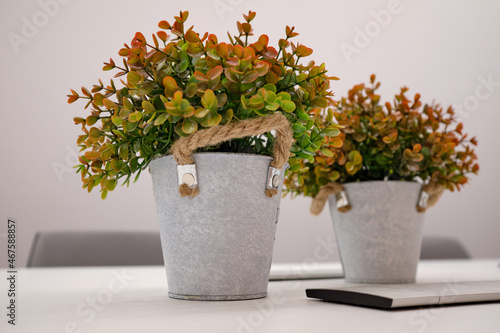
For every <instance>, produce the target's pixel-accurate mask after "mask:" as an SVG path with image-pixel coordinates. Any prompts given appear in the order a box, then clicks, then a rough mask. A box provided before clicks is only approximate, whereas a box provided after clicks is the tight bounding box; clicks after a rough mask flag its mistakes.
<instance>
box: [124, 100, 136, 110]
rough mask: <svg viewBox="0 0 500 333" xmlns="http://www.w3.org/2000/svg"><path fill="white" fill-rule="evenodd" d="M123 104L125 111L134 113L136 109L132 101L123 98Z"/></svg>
mask: <svg viewBox="0 0 500 333" xmlns="http://www.w3.org/2000/svg"><path fill="white" fill-rule="evenodd" d="M122 103H123V108H124V109H125V110H127V111H132V110H133V109H134V105H133V104H132V102H130V100H129V99H128V98H127V97H123V99H122Z"/></svg>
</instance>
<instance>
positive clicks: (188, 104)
mask: <svg viewBox="0 0 500 333" xmlns="http://www.w3.org/2000/svg"><path fill="white" fill-rule="evenodd" d="M254 17H255V12H249V13H248V15H244V18H245V21H244V22H243V23H240V22H238V23H237V27H238V35H236V36H231V35H229V34H228V36H229V42H227V43H226V42H221V41H219V40H218V38H217V37H216V36H215V35H213V34H209V33H204V34H199V33H197V32H195V31H194V30H193V27H190V28H186V27H185V23H186V20H187V18H188V12H187V11H185V12H181V13H180V15H179V16H176V17H175V18H174V21H173V24H170V23H168V22H167V21H161V22H160V23H159V24H158V26H159V28H160V29H161V30H160V31H158V32H157V33H155V34H153V35H152V42H148V41H147V40H146V38H145V37H144V35H143V34H142V33H139V32H138V33H136V35H135V37H134V38H133V39H132V42H131V45H130V46H129V45H127V44H125V46H124V47H123V48H122V49H121V50H120V51H119V55H120V56H121V57H122V58H123V65H118V64H117V63H115V62H114V61H113V60H112V59H111V60H110V61H109V62H107V63H105V65H104V68H103V70H105V71H107V70H117V71H118V72H117V74H116V75H115V77H122V79H120V86H118V85H117V84H116V83H115V81H113V80H111V81H110V84H109V85H104V84H103V83H102V81H101V80H99V84H97V85H94V86H93V88H92V89H91V90H90V91H89V89H86V88H82V94H79V93H77V92H76V91H74V90H72V91H71V94H70V95H68V97H69V100H68V102H69V103H72V102H74V101H76V100H78V99H85V100H87V105H86V108H88V107H90V112H89V113H88V114H87V116H86V117H76V118H75V119H74V120H75V123H76V124H80V125H81V126H82V130H83V132H84V133H83V134H82V135H80V136H79V137H78V140H77V142H78V144H79V146H80V147H81V148H82V150H81V151H82V155H81V156H80V157H79V161H80V164H79V165H78V166H77V170H78V172H79V173H80V174H81V176H82V180H83V187H84V188H86V189H87V190H88V191H89V192H90V191H92V189H94V188H96V187H97V186H99V185H100V191H101V196H102V198H103V199H104V198H106V196H107V194H108V192H109V191H112V190H113V189H114V188H115V187H116V185H117V182H118V181H119V180H120V179H122V180H124V184H127V185H128V184H129V183H130V181H131V179H132V178H131V177H132V176H133V175H134V174H135V178H134V181H135V180H137V178H138V177H139V175H140V174H141V172H142V171H144V170H146V169H147V168H148V167H149V170H150V172H151V175H152V178H153V190H154V195H155V201H156V208H157V214H158V219H159V227H160V234H161V238H162V246H163V254H164V259H165V264H166V270H167V280H168V285H169V295H170V296H171V297H173V298H181V299H199V300H226V299H251V298H259V297H264V296H265V295H266V290H267V281H268V277H269V268H270V264H271V256H272V248H273V241H274V237H275V230H276V223H277V221H278V215H279V203H280V194H281V190H282V181H283V177H284V170H285V169H286V167H287V161H288V160H289V157H290V155H291V156H292V157H293V158H294V161H297V160H302V159H306V160H309V161H311V162H312V161H313V159H314V155H315V151H316V150H317V149H319V147H320V145H321V142H322V141H323V140H324V138H325V136H326V135H333V136H335V135H338V134H339V131H338V129H337V126H336V125H331V126H327V127H325V126H323V127H321V128H319V127H318V125H319V122H320V119H321V114H322V110H323V109H324V108H325V107H327V106H328V105H330V104H332V100H331V96H332V93H331V92H330V90H329V86H330V80H332V79H336V78H334V77H329V76H327V74H326V73H327V71H326V69H325V65H324V64H322V65H319V66H318V65H315V64H314V62H310V63H309V64H307V65H302V64H301V63H300V60H301V58H303V57H307V56H309V55H310V54H311V53H312V49H310V48H308V47H306V46H304V45H300V44H294V43H292V42H290V41H289V39H290V38H292V37H294V36H296V35H297V33H296V32H294V28H290V27H288V26H287V27H286V37H285V38H284V39H280V40H279V43H278V48H277V49H276V48H274V47H272V46H270V45H269V44H268V41H269V38H268V37H267V36H266V35H261V36H259V37H258V38H256V40H255V41H254V42H250V38H251V36H252V35H253V33H252V31H253V29H252V26H251V23H250V22H251V21H252V20H253V19H254ZM272 131H274V133H275V135H273V133H272Z"/></svg>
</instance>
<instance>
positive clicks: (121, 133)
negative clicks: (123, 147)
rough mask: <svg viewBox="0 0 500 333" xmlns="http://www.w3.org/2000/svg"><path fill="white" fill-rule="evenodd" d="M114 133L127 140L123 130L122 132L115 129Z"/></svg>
mask: <svg viewBox="0 0 500 333" xmlns="http://www.w3.org/2000/svg"><path fill="white" fill-rule="evenodd" d="M113 133H114V134H115V135H116V136H119V137H120V138H122V139H123V140H127V136H126V135H125V134H124V133H123V132H121V131H119V130H113Z"/></svg>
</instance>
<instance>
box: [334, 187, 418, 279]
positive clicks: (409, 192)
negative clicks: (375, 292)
mask: <svg viewBox="0 0 500 333" xmlns="http://www.w3.org/2000/svg"><path fill="white" fill-rule="evenodd" d="M343 185H344V188H345V192H346V194H347V198H348V200H349V202H350V204H351V205H352V209H351V210H350V211H348V212H345V213H341V212H339V211H338V210H337V198H338V200H339V204H342V203H341V202H340V201H342V200H344V199H345V198H342V196H341V195H337V196H335V195H331V196H330V197H329V205H330V212H331V215H332V219H333V225H334V228H335V233H336V236H337V242H338V245H339V252H340V258H341V261H342V266H343V268H344V275H345V278H346V281H348V282H356V283H413V282H415V277H416V273H417V266H418V261H419V258H420V249H421V244H422V230H423V223H424V213H419V212H418V211H417V209H416V206H417V202H418V201H419V197H420V192H421V189H422V184H419V183H416V182H404V181H366V182H357V183H347V184H343ZM336 197H337V198H336Z"/></svg>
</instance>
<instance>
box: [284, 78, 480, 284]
mask: <svg viewBox="0 0 500 333" xmlns="http://www.w3.org/2000/svg"><path fill="white" fill-rule="evenodd" d="M379 86H380V82H376V78H375V75H372V76H371V78H370V84H369V85H365V84H359V85H356V86H354V87H353V88H352V89H351V90H349V93H348V95H347V97H343V98H342V99H341V101H340V102H339V103H338V104H337V106H336V107H335V109H334V110H330V112H329V115H328V118H327V119H325V121H327V122H329V121H332V120H333V119H335V120H336V121H337V122H338V123H339V124H340V125H342V126H344V129H343V130H342V132H343V133H342V134H341V135H340V136H339V137H337V138H329V139H327V141H325V143H324V144H323V145H322V147H321V150H320V152H319V153H318V155H317V156H316V157H315V160H314V162H313V163H310V162H298V164H300V166H296V167H295V168H294V169H293V170H292V172H290V173H289V176H288V178H287V180H286V186H287V190H286V191H288V192H292V193H294V194H304V195H306V196H311V197H313V198H314V199H313V202H312V205H311V212H312V213H313V214H319V213H320V212H321V210H322V209H323V206H324V204H325V202H326V201H327V200H328V201H329V203H330V212H331V214H332V219H333V223H334V227H335V233H336V235H337V241H338V244H339V251H340V257H341V260H342V264H343V267H344V274H345V277H346V279H347V280H348V281H351V282H369V283H411V282H414V280H415V275H416V270H417V263H418V260H419V255H420V247H421V237H422V228H423V220H424V214H423V212H424V211H425V209H426V208H427V207H430V206H432V205H434V204H435V203H436V202H437V200H438V199H439V197H440V195H441V194H442V193H443V191H444V190H445V189H447V190H450V191H454V190H460V188H461V187H462V186H463V185H464V184H466V183H467V182H468V174H469V173H474V174H476V173H477V172H478V170H479V166H478V164H477V163H476V159H477V157H476V155H475V153H474V149H473V146H474V145H476V144H477V142H476V139H475V138H470V139H469V138H468V136H467V134H464V133H463V125H462V123H459V122H457V119H456V116H455V113H454V111H453V109H452V108H451V107H449V108H447V109H445V108H443V107H441V106H439V105H436V104H432V105H428V104H425V105H422V102H421V101H420V95H419V94H416V95H415V96H414V98H413V99H409V98H408V97H407V96H406V92H407V90H408V89H407V88H402V89H401V92H400V93H399V94H397V95H396V96H395V97H394V101H393V103H389V102H386V103H382V102H381V99H380V96H379V95H377V93H376V90H377V89H378V88H379ZM342 141H343V142H342Z"/></svg>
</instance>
